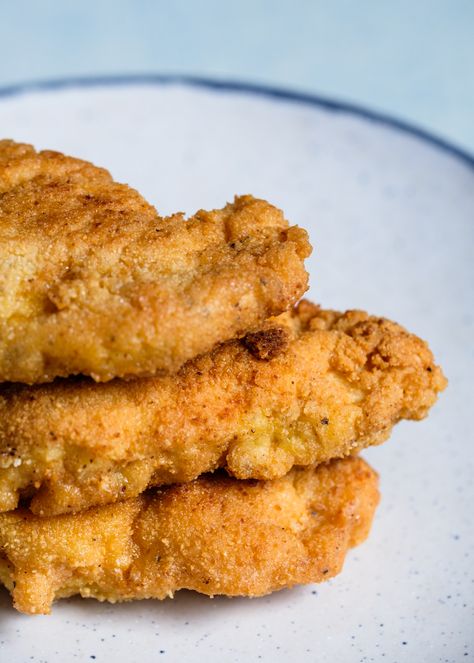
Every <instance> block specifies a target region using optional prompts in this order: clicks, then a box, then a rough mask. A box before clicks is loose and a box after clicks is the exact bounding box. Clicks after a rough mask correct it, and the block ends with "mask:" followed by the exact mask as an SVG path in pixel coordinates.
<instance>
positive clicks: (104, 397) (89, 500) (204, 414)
mask: <svg viewBox="0 0 474 663" xmlns="http://www.w3.org/2000/svg"><path fill="white" fill-rule="evenodd" d="M445 383H446V381H445V378H444V376H443V374H442V372H441V370H440V368H438V367H437V366H436V365H435V364H434V360H433V355H432V354H431V352H430V350H429V348H428V346H427V345H426V343H425V342H424V341H422V340H420V339H419V338H417V337H416V336H415V335H413V334H409V333H408V332H407V331H405V330H404V329H403V328H402V327H400V326H399V325H397V324H395V323H393V322H390V321H388V320H385V319H383V318H376V317H372V316H369V315H368V314H367V313H364V312H362V311H348V312H346V313H337V312H334V311H325V310H322V309H320V308H319V307H317V306H315V305H313V304H311V303H309V302H307V301H303V302H301V303H300V305H299V306H298V307H297V308H296V309H294V310H293V311H292V312H289V313H286V314H283V315H281V316H279V317H276V318H273V319H271V320H269V321H268V322H267V323H266V324H265V325H264V326H263V327H262V329H261V330H260V331H259V332H256V333H252V334H249V335H247V336H246V337H245V338H244V339H242V340H240V341H237V340H234V341H230V342H227V343H224V344H222V345H220V346H218V347H217V348H215V349H214V350H213V351H212V352H210V353H209V354H207V355H204V356H202V357H199V358H198V359H195V360H193V361H191V362H189V363H188V364H186V365H185V366H184V367H183V368H182V369H181V371H180V372H179V373H178V374H177V375H176V376H163V377H155V378H149V379H143V380H138V381H133V382H124V381H121V380H115V381H112V382H110V383H107V384H95V383H93V382H92V381H90V380H79V381H78V380H66V381H58V382H56V383H53V384H51V385H41V386H38V387H25V386H19V385H13V386H6V385H5V386H3V387H1V388H0V466H1V468H2V469H0V508H1V510H4V511H6V510H9V509H14V508H15V507H16V506H17V503H18V499H19V497H24V498H26V499H28V498H32V499H31V504H30V507H31V509H32V511H33V512H35V513H37V514H41V515H53V514H59V513H64V512H73V511H79V510H80V509H84V508H87V507H90V506H93V505H98V504H106V503H111V502H114V501H116V500H120V499H124V498H127V497H132V496H136V495H138V494H139V493H141V492H142V491H144V490H145V489H146V488H147V487H148V486H153V485H161V484H167V483H178V482H185V481H190V480H192V479H194V478H195V477H197V476H199V475H200V474H201V473H204V472H208V471H212V470H214V469H216V468H217V467H225V468H226V469H227V471H228V472H229V473H230V474H231V475H233V476H235V477H237V478H239V479H249V478H253V479H273V478H277V477H281V476H283V475H284V474H286V473H287V472H288V471H289V470H290V469H291V467H292V466H293V465H299V466H306V465H311V464H314V463H321V462H324V461H327V460H329V459H331V458H334V457H341V456H345V455H348V454H352V453H354V452H356V451H358V450H360V449H362V448H363V447H366V446H368V445H371V444H379V443H380V442H382V441H384V440H385V439H387V437H388V436H389V434H390V431H391V428H392V426H393V425H394V424H395V423H396V422H397V421H399V420H400V419H402V418H404V419H421V418H423V417H424V416H425V415H426V414H427V412H428V410H429V408H430V407H431V406H432V405H433V403H434V402H435V400H436V398H437V394H438V392H439V391H440V390H442V389H443V388H444V386H445Z"/></svg>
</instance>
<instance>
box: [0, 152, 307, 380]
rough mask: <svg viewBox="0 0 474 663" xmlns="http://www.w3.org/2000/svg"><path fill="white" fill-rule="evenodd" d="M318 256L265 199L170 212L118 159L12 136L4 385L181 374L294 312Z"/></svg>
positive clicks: (1, 319) (2, 219)
mask: <svg viewBox="0 0 474 663" xmlns="http://www.w3.org/2000/svg"><path fill="white" fill-rule="evenodd" d="M309 253H310V245H309V243H308V239H307V235H306V232H305V231H304V230H302V229H300V228H297V227H291V228H289V227H288V223H287V222H286V221H285V219H284V217H283V214H282V213H281V211H280V210H278V209H276V208H275V207H273V206H272V205H269V204H268V203H267V202H265V201H263V200H256V199H254V198H252V197H251V196H242V197H240V198H236V199H235V201H234V203H232V204H229V205H227V206H226V207H225V208H224V209H222V210H215V211H213V212H204V211H200V212H198V213H197V214H196V215H195V216H194V217H192V218H190V219H188V220H185V219H184V218H183V215H182V214H175V215H173V216H171V217H169V218H161V217H159V216H158V215H157V213H156V210H155V209H154V208H153V207H152V206H151V205H149V204H148V203H147V202H146V201H145V200H144V199H143V198H142V197H141V196H140V195H139V194H138V193H137V192H136V191H134V190H133V189H131V188H129V187H128V186H126V185H123V184H118V183H116V182H114V181H113V180H112V178H111V177H110V175H109V173H108V172H107V171H106V170H104V169H101V168H96V167H95V166H93V165H92V164H90V163H87V162H85V161H80V160H79V159H74V158H71V157H66V156H64V155H62V154H59V153H58V152H48V151H45V152H36V151H35V150H34V149H33V148H32V147H31V146H29V145H22V144H18V143H14V142H13V141H0V265H1V267H0V381H5V380H11V381H18V382H26V383H28V384H32V383H38V382H48V381H51V380H52V379H53V378H54V377H56V376H68V375H73V374H79V373H82V374H85V375H91V376H93V378H94V379H95V380H97V381H106V380H110V379H111V378H113V377H115V376H121V377H125V376H135V375H140V376H143V375H151V374H155V373H156V372H157V371H159V370H161V371H168V372H173V371H176V370H178V368H179V367H180V366H181V365H182V364H183V363H184V362H185V361H186V360H188V359H190V358H192V357H195V356H196V355H197V354H200V353H202V352H206V351H208V350H210V349H211V348H212V347H213V346H214V345H215V344H216V343H217V342H220V341H224V340H227V339H229V338H233V337H235V336H239V335H242V334H243V333H245V332H246V331H248V330H249V329H251V328H253V327H255V326H257V325H258V324H259V323H260V322H262V321H263V320H264V319H265V318H267V317H268V316H270V315H275V314H278V313H281V312H282V311H285V310H287V309H288V308H289V307H290V306H291V305H292V304H293V303H294V302H295V301H297V299H299V297H301V295H302V294H303V293H304V291H305V290H306V287H307V274H306V272H305V269H304V266H303V260H304V258H306V257H307V256H308V255H309Z"/></svg>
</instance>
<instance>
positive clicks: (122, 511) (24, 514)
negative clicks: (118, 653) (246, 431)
mask: <svg viewBox="0 0 474 663" xmlns="http://www.w3.org/2000/svg"><path fill="white" fill-rule="evenodd" d="M378 499H379V495H378V489H377V475H376V473H375V472H374V471H373V470H372V469H371V468H370V467H369V466H368V465H367V464H366V463H365V462H364V461H363V460H361V459H360V458H348V459H345V460H342V461H333V462H332V463H330V464H328V465H321V466H320V467H319V468H318V469H316V470H315V469H306V470H301V469H300V470H296V469H295V470H293V471H292V472H291V473H290V474H289V475H287V476H286V477H284V478H282V479H278V480H276V481H269V482H246V481H237V480H235V479H231V478H221V477H218V476H214V477H211V478H208V477H202V478H200V479H197V480H196V481H194V482H192V483H190V484H183V485H181V486H173V487H170V488H166V489H162V490H161V491H160V490H158V491H156V492H155V493H146V494H145V495H143V496H141V497H138V498H134V499H131V500H127V501H125V502H121V503H119V504H114V505H111V506H105V507H98V508H95V509H91V510H89V511H86V512H82V513H78V514H75V515H68V516H55V517H51V518H39V517H38V516H34V515H32V514H31V512H29V511H25V510H18V511H14V512H11V513H6V514H1V515H0V581H2V582H3V583H4V584H5V585H6V586H7V587H8V589H9V590H10V591H11V592H12V595H13V601H14V605H15V607H16V608H17V609H18V610H20V611H22V612H26V613H48V612H49V611H50V607H51V603H52V601H53V600H54V599H55V598H60V597H65V596H71V595H73V594H81V595H82V596H84V597H95V598H97V599H99V600H108V601H112V602H115V601H127V600H131V599H143V598H158V599H163V598H165V597H166V596H172V595H173V593H174V592H175V591H177V590H179V589H184V588H186V589H192V590H196V591H198V592H201V593H203V594H208V595H210V596H212V595H215V594H226V595H228V596H237V595H243V596H260V595H262V594H267V593H269V592H272V591H276V590H279V589H283V588H285V587H291V586H292V585H295V584H300V583H309V582H320V581H322V580H326V579H328V578H330V577H331V576H334V575H335V574H337V573H339V571H340V570H341V567H342V564H343V562H344V558H345V555H346V552H347V550H348V548H349V547H351V546H354V545H357V544H358V543H360V542H361V541H363V540H364V539H365V538H366V536H367V534H368V531H369V528H370V525H371V521H372V517H373V514H374V510H375V507H376V505H377V503H378Z"/></svg>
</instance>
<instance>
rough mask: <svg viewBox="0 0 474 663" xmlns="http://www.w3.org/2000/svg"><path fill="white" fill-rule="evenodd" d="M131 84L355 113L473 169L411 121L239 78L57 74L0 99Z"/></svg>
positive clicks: (472, 158)
mask: <svg viewBox="0 0 474 663" xmlns="http://www.w3.org/2000/svg"><path fill="white" fill-rule="evenodd" d="M132 85H185V86H189V87H198V88H207V89H211V90H216V91H223V92H231V93H232V92H234V93H244V94H250V95H258V96H261V97H267V98H271V99H277V100H282V101H290V102H294V103H300V104H305V105H307V106H316V107H319V108H323V109H325V110H327V111H330V112H333V113H341V114H349V115H355V116H357V117H360V118H363V119H365V120H369V121H370V122H374V123H376V124H380V125H383V126H386V127H389V128H392V129H396V130H398V131H401V132H403V133H405V134H409V135H411V136H414V137H415V138H418V139H419V140H422V141H424V142H426V143H429V144H431V145H432V146H434V147H437V148H438V149H440V150H442V151H443V152H446V153H448V154H450V155H451V156H454V157H456V158H457V159H459V160H461V161H463V162H464V164H466V165H468V166H469V167H470V168H473V169H474V155H472V154H470V153H469V152H467V151H465V150H463V149H461V148H459V147H457V146H456V145H452V144H451V143H450V142H448V141H446V140H444V139H443V138H439V137H438V136H436V135H434V134H432V133H430V132H429V131H426V130H425V129H421V128H420V127H417V126H415V125H412V124H410V123H408V122H405V121H403V120H399V119H397V118H394V117H391V116H390V115H385V114H384V113H379V112H377V111H372V110H370V109H368V108H364V107H363V106H358V105H357V104H351V103H346V102H343V101H337V100H334V99H330V98H326V97H322V96H319V95H314V94H306V93H304V92H296V91H293V90H288V89H285V88H280V87H273V86H267V85H259V84H254V83H246V82H242V81H230V80H221V79H213V78H202V77H199V76H187V75H180V74H129V75H111V76H91V77H89V76H86V77H80V76H79V77H71V78H58V79H52V80H40V81H36V82H35V81H30V82H25V83H19V84H14V85H10V86H3V87H0V100H1V99H2V98H5V97H12V96H18V95H22V94H27V93H30V92H42V91H54V90H63V89H67V88H87V87H114V86H132Z"/></svg>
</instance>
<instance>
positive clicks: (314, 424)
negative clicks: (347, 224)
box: [0, 140, 446, 613]
mask: <svg viewBox="0 0 474 663" xmlns="http://www.w3.org/2000/svg"><path fill="white" fill-rule="evenodd" d="M310 251H311V247H310V244H309V242H308V238H307V234H306V232H305V231H304V230H302V229H301V228H298V227H296V226H290V225H289V224H288V222H287V221H286V220H285V218H284V216H283V214H282V212H281V211H280V210H278V209H276V208H275V207H273V206H272V205H270V204H269V203H267V202H265V201H264V200H257V199H255V198H253V197H251V196H242V197H238V198H236V199H235V200H234V202H233V203H231V204H228V205H226V206H225V207H224V208H223V209H220V210H214V211H211V212H205V211H199V212H198V213H197V214H195V215H194V216H193V217H191V218H189V219H185V218H184V217H183V215H182V214H175V215H173V216H171V217H167V218H162V217H160V216H158V214H157V212H156V210H155V209H154V208H153V207H151V206H150V205H149V204H148V203H147V202H146V201H145V200H144V199H143V198H142V197H141V196H140V195H139V194H138V193H137V192H136V191H134V190H133V189H131V188H129V187H128V186H126V185H123V184H118V183H116V182H114V181H113V180H112V178H111V176H110V175H109V173H108V172H107V171H106V170H103V169H101V168H97V167H95V166H93V165H92V164H90V163H86V162H84V161H81V160H78V159H75V158H71V157H66V156H64V155H62V154H59V153H57V152H49V151H44V152H36V151H35V150H34V149H33V148H32V147H31V146H29V145H24V144H19V143H15V142H13V141H8V140H4V141H0V381H1V382H2V384H1V385H0V512H1V513H0V581H1V582H3V584H4V585H5V586H6V587H7V588H8V589H9V590H10V591H11V593H12V596H13V602H14V605H15V607H16V608H17V609H18V610H20V611H22V612H26V613H48V612H49V611H50V608H51V604H52V602H53V601H54V600H55V599H56V598H60V597H66V596H71V595H73V594H81V595H82V596H84V597H95V598H97V599H99V600H108V601H124V600H131V599H141V598H159V599H162V598H165V597H167V596H173V593H174V592H175V591H177V590H179V589H183V588H186V589H192V590H196V591H198V592H202V593H204V594H208V595H210V596H212V595H216V594H225V595H228V596H236V595H243V596H259V595H262V594H266V593H269V592H272V591H274V590H278V589H282V588H285V587H289V586H292V585H295V584H297V583H308V582H318V581H321V580H325V579H327V578H329V577H331V576H333V575H335V574H336V573H338V572H339V571H340V569H341V567H342V564H343V561H344V557H345V555H346V552H347V550H348V549H349V548H350V547H351V546H354V545H356V544H358V543H360V542H361V541H363V540H364V539H365V538H366V536H367V534H368V532H369V528H370V525H371V521H372V518H373V515H374V511H375V508H376V506H377V502H378V499H379V494H378V487H377V475H376V473H375V472H374V471H373V470H372V469H371V468H370V467H369V466H368V465H367V464H366V463H365V462H364V461H363V460H362V459H361V458H359V457H358V456H357V453H358V452H359V451H360V450H361V449H363V448H365V447H367V446H369V445H374V444H380V443H381V442H383V441H384V440H386V439H387V438H388V437H389V435H390V432H391V429H392V427H393V425H394V424H395V423H397V422H398V421H400V420H401V419H415V420H417V419H421V418H423V417H424V416H426V414H427V413H428V410H429V409H430V407H431V406H432V405H433V404H434V402H435V401H436V398H437V394H438V393H439V392H440V391H441V390H442V389H443V388H444V387H445V384H446V380H445V378H444V376H443V374H442V372H441V369H440V368H439V367H437V366H436V365H435V364H434V360H433V356H432V354H431V352H430V350H429V348H428V346H427V345H426V343H425V342H424V341H422V340H420V339H419V338H417V337H416V336H415V335H413V334H410V333H409V332H407V331H406V330H405V329H403V328H402V327H400V326H399V325H397V324H396V323H394V322H390V321H388V320H386V319H384V318H379V317H374V316H371V315H368V314H366V313H364V312H362V311H347V312H345V313H339V312H336V311H331V310H324V309H322V308H320V307H319V306H316V305H315V304H312V303H310V302H309V301H307V300H301V297H302V295H303V294H304V293H305V291H306V289H307V273H306V271H305V268H304V259H305V258H306V257H307V256H308V255H309V254H310Z"/></svg>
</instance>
